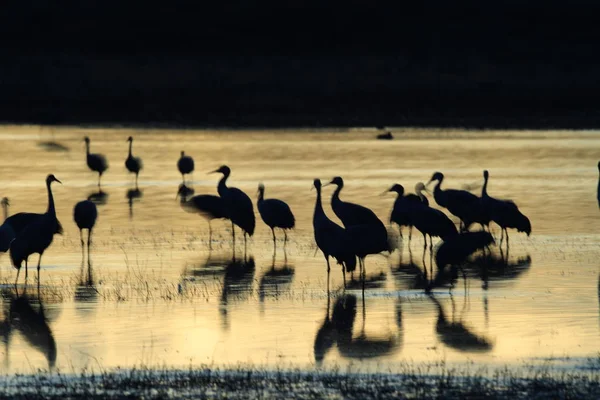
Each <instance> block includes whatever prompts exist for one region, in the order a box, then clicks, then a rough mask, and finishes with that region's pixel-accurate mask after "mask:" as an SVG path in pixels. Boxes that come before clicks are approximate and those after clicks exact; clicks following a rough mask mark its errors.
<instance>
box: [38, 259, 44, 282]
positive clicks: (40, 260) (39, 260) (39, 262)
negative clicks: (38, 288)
mask: <svg viewBox="0 0 600 400" xmlns="http://www.w3.org/2000/svg"><path fill="white" fill-rule="evenodd" d="M42 254H44V253H40V258H38V266H37V271H38V279H39V277H40V264H41V263H42Z"/></svg>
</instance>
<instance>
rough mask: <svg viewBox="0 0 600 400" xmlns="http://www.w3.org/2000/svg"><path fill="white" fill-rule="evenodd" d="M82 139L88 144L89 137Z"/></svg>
mask: <svg viewBox="0 0 600 400" xmlns="http://www.w3.org/2000/svg"><path fill="white" fill-rule="evenodd" d="M83 141H84V142H86V143H87V144H90V138H89V137H87V136H86V137H84V138H83Z"/></svg>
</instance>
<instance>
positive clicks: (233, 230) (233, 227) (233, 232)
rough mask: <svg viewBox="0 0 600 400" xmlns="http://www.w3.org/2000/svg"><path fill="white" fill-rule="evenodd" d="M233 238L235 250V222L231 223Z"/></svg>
mask: <svg viewBox="0 0 600 400" xmlns="http://www.w3.org/2000/svg"><path fill="white" fill-rule="evenodd" d="M231 236H232V237H233V248H234V249H235V225H233V221H231Z"/></svg>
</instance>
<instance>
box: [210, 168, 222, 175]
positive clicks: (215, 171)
mask: <svg viewBox="0 0 600 400" xmlns="http://www.w3.org/2000/svg"><path fill="white" fill-rule="evenodd" d="M217 172H220V171H219V170H218V169H215V170H214V171H209V172H208V173H209V174H216V173H217Z"/></svg>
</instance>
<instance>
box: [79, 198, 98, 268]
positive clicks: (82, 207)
mask: <svg viewBox="0 0 600 400" xmlns="http://www.w3.org/2000/svg"><path fill="white" fill-rule="evenodd" d="M97 217H98V210H97V208H96V204H94V203H93V202H92V201H90V200H82V201H80V202H78V203H77V204H75V208H74V209H73V220H74V221H75V223H76V224H77V227H78V228H79V237H80V238H81V254H82V255H83V248H84V242H83V230H84V229H87V230H88V240H87V251H88V259H89V257H90V242H91V240H92V230H93V229H94V225H96V218H97Z"/></svg>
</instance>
